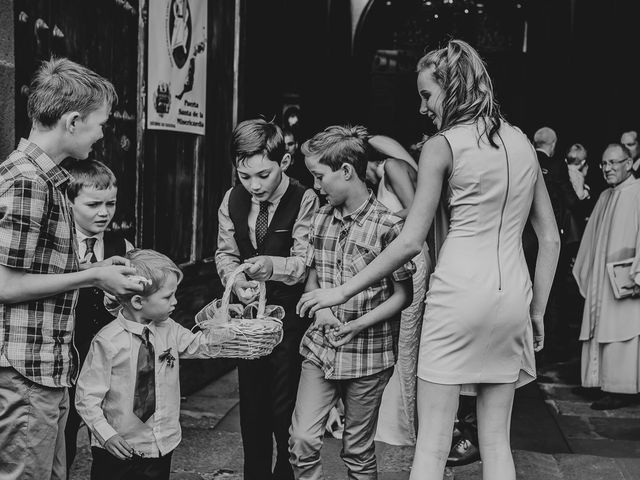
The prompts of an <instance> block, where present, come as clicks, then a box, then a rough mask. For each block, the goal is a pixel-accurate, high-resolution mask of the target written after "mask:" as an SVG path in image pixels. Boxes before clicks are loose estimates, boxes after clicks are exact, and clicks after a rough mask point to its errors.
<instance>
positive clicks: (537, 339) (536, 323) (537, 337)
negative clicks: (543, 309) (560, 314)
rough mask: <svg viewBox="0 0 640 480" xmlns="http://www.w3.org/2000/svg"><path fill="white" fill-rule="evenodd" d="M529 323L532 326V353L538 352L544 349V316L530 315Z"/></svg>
mask: <svg viewBox="0 0 640 480" xmlns="http://www.w3.org/2000/svg"><path fill="white" fill-rule="evenodd" d="M531 323H532V324H533V351H534V352H539V351H540V350H542V349H543V348H544V316H543V315H536V314H532V315H531Z"/></svg>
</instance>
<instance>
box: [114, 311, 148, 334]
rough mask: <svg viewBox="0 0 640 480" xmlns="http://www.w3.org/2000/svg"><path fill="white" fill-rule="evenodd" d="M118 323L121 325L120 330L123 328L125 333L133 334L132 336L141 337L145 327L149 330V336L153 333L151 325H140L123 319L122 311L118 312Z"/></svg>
mask: <svg viewBox="0 0 640 480" xmlns="http://www.w3.org/2000/svg"><path fill="white" fill-rule="evenodd" d="M118 322H120V325H122V328H124V329H125V330H126V331H127V332H130V333H133V334H134V335H138V336H141V335H142V332H143V331H144V329H145V327H146V328H148V329H149V332H150V333H151V334H153V333H154V330H153V327H152V324H151V323H149V324H147V325H143V324H142V323H138V322H132V321H131V320H127V319H126V318H124V315H123V314H122V311H120V313H119V314H118Z"/></svg>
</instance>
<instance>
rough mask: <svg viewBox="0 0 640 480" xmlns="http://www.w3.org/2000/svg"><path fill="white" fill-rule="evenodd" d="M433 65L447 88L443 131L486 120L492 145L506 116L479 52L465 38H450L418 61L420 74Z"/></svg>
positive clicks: (437, 78) (437, 75)
mask: <svg viewBox="0 0 640 480" xmlns="http://www.w3.org/2000/svg"><path fill="white" fill-rule="evenodd" d="M431 66H433V67H434V70H433V78H434V80H435V81H436V82H437V83H438V85H440V87H441V88H442V89H443V90H444V95H445V97H444V100H443V102H442V124H441V126H440V129H441V130H446V129H447V128H451V127H453V126H455V125H458V124H460V123H474V122H476V121H478V120H479V119H484V120H485V125H484V132H483V134H486V135H487V138H488V140H489V142H490V143H491V145H493V146H494V147H497V144H496V143H495V141H494V139H493V137H494V136H495V135H496V133H497V132H498V129H499V128H500V125H501V124H502V121H503V118H502V114H501V113H500V107H499V106H498V103H497V102H496V100H495V97H494V96H493V84H492V83H491V78H490V77H489V74H488V73H487V68H486V66H485V64H484V62H483V61H482V58H480V55H478V52H476V50H475V49H474V48H473V47H472V46H471V45H469V44H468V43H466V42H464V41H462V40H450V41H449V43H448V44H447V46H446V47H445V48H441V49H438V50H432V51H430V52H429V53H427V54H426V55H425V56H424V57H422V58H421V59H420V60H419V61H418V67H417V71H418V73H419V72H421V71H423V70H425V69H427V68H429V67H431Z"/></svg>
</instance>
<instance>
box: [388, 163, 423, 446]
mask: <svg viewBox="0 0 640 480" xmlns="http://www.w3.org/2000/svg"><path fill="white" fill-rule="evenodd" d="M378 168H379V170H378V174H379V176H380V183H379V184H378V192H377V199H378V201H379V202H380V203H382V204H383V205H384V206H385V207H387V208H388V209H389V210H391V211H392V212H398V211H400V210H402V209H403V207H402V203H400V200H399V199H398V197H397V196H396V195H395V193H393V192H392V191H390V190H389V188H388V187H387V184H386V181H385V176H384V162H381V164H380V166H379V167H378ZM428 258H429V257H428V255H427V252H426V246H425V250H424V251H423V252H420V253H419V254H418V255H416V256H415V257H414V259H413V263H414V264H415V266H416V272H415V273H414V275H413V302H412V303H411V305H409V306H408V307H407V308H406V309H405V310H403V311H402V317H401V320H400V337H399V339H398V361H397V363H396V366H395V368H394V371H393V375H392V376H391V378H390V379H389V383H388V384H387V387H386V388H385V390H384V393H383V394H382V403H381V405H380V411H379V413H378V428H377V431H376V440H378V441H382V442H385V443H389V444H391V445H414V444H415V441H416V426H415V414H416V412H415V410H416V369H417V363H418V347H419V340H418V339H419V338H420V329H421V325H422V315H423V313H424V298H425V293H426V288H427V276H428V274H429V273H430V271H431V269H430V262H429V261H428Z"/></svg>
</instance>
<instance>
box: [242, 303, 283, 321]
mask: <svg viewBox="0 0 640 480" xmlns="http://www.w3.org/2000/svg"><path fill="white" fill-rule="evenodd" d="M258 308H259V306H258V302H253V303H250V304H249V305H247V306H246V307H244V312H243V313H242V318H252V319H255V318H258ZM264 318H270V319H273V318H276V319H278V320H280V321H282V320H283V319H284V308H282V307H281V306H280V305H267V306H265V307H264Z"/></svg>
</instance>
